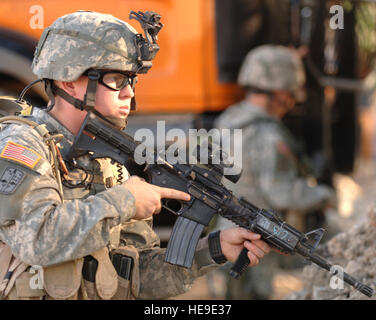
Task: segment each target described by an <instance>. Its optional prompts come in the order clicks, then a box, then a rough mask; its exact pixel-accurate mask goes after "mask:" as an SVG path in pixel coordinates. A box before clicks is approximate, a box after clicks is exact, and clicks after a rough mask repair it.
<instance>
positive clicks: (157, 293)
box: [0, 108, 218, 299]
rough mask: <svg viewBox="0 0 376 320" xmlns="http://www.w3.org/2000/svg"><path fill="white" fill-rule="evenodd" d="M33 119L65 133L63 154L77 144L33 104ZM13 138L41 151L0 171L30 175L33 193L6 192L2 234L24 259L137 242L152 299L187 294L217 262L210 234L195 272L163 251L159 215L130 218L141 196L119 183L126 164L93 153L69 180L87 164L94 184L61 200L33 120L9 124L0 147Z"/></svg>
mask: <svg viewBox="0 0 376 320" xmlns="http://www.w3.org/2000/svg"><path fill="white" fill-rule="evenodd" d="M32 120H34V121H36V122H38V123H45V124H47V128H48V129H49V130H50V131H51V132H59V133H62V134H63V135H64V138H63V139H62V140H61V141H60V143H59V146H60V150H61V153H62V155H66V154H67V152H68V151H69V148H70V146H71V145H72V143H73V139H74V136H73V135H72V133H70V132H69V131H68V130H67V129H66V128H65V127H63V126H62V125H61V124H60V123H59V122H58V121H56V120H55V119H54V118H52V117H51V116H50V115H49V114H48V113H46V112H45V111H43V110H41V109H37V108H34V111H33V116H32ZM9 140H12V141H15V142H16V143H19V144H22V145H24V146H27V147H29V148H31V149H33V150H34V151H35V152H37V153H38V154H40V155H41V156H42V160H41V161H39V163H38V164H37V165H36V167H35V168H34V169H33V170H31V169H29V168H26V167H24V166H22V165H19V164H16V163H14V162H10V161H8V160H5V159H1V158H0V171H1V172H3V170H4V169H5V168H7V167H9V166H15V167H17V168H19V169H20V170H23V171H24V172H25V173H26V175H27V179H24V181H23V182H22V183H21V187H22V185H23V184H26V188H25V189H26V191H25V189H21V188H19V189H17V190H16V191H15V192H14V193H13V194H11V195H3V194H0V205H1V206H2V208H3V210H2V218H1V219H2V220H0V221H2V225H1V226H0V239H1V240H2V241H3V242H5V243H6V244H8V245H9V246H10V247H11V249H12V251H13V253H14V254H15V255H16V256H17V257H19V258H20V259H21V260H22V261H24V262H25V263H27V264H30V265H42V266H49V265H53V264H58V263H61V262H64V261H69V260H73V259H77V258H80V257H83V256H86V255H89V254H90V253H92V252H94V251H96V250H98V249H100V248H103V247H104V246H108V247H109V248H111V249H115V248H117V247H118V246H125V245H131V246H134V247H136V248H137V249H138V250H139V252H140V281H141V282H140V294H139V298H149V299H158V298H166V297H170V296H174V295H177V294H181V293H184V292H185V291H186V290H188V289H189V288H190V286H191V285H192V283H193V281H194V279H196V278H197V277H199V276H201V275H203V274H204V273H206V272H208V271H210V270H213V269H215V268H217V267H218V265H217V264H215V263H214V261H213V260H212V259H211V257H210V253H209V250H208V244H207V239H206V238H204V239H201V240H200V242H199V245H198V247H197V250H196V256H195V260H194V263H193V266H192V268H191V269H185V268H182V267H177V266H174V265H170V264H167V263H165V262H164V253H165V249H161V248H160V246H159V245H160V240H159V237H158V236H157V234H156V233H155V232H154V231H153V230H152V219H151V218H150V219H146V220H141V221H138V220H132V219H131V218H132V217H133V216H134V214H135V203H134V198H133V196H132V195H131V193H130V192H129V191H127V189H126V188H124V187H122V186H116V184H117V183H118V178H119V175H118V173H119V172H118V170H119V167H118V166H116V165H114V164H111V161H110V159H97V160H91V159H90V156H89V155H85V156H82V157H80V158H78V159H77V166H78V167H80V168H81V169H75V170H73V171H72V173H71V172H70V173H69V177H70V178H71V177H72V179H71V180H70V183H71V184H74V183H78V182H80V181H79V180H81V181H82V177H83V176H85V174H83V169H85V171H87V172H89V173H90V176H91V177H92V178H91V179H93V180H92V181H93V182H92V183H91V184H90V185H88V188H87V189H86V188H73V189H71V188H67V187H64V199H65V200H64V202H62V201H61V195H60V194H59V192H58V186H57V182H56V179H55V177H54V175H53V171H52V168H51V165H50V162H49V150H48V148H47V146H46V145H45V144H44V143H43V141H41V138H40V136H39V135H38V134H37V133H36V132H35V131H34V130H33V129H31V128H30V127H28V126H27V125H19V124H7V125H3V126H2V130H1V132H0V150H2V148H3V147H4V145H5V144H6V142H7V141H9ZM1 172H0V173H1ZM122 176H123V181H125V180H126V179H127V177H128V173H127V171H126V169H125V168H124V167H122ZM109 178H112V180H110V179H109ZM74 179H77V181H75V180H74ZM108 181H111V182H110V183H108ZM22 190H23V191H22ZM75 190H76V192H75ZM19 191H22V193H20V192H19ZM13 203H17V207H16V209H17V210H16V211H12V213H11V214H8V212H9V210H7V208H9V206H10V205H12V204H13ZM4 213H5V214H8V215H13V219H12V217H11V216H8V217H7V219H4V218H3V215H4Z"/></svg>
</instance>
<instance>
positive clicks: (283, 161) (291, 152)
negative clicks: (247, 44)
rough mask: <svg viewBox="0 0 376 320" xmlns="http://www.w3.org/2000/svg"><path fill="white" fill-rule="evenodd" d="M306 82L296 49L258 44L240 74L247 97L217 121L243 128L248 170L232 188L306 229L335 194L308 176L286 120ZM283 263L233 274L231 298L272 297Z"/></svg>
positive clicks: (220, 124) (219, 124) (272, 262)
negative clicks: (313, 215) (273, 283)
mask: <svg viewBox="0 0 376 320" xmlns="http://www.w3.org/2000/svg"><path fill="white" fill-rule="evenodd" d="M304 82H305V72H304V67H303V64H302V62H301V60H300V57H299V56H298V55H297V53H296V52H295V51H292V50H291V49H288V48H286V47H283V46H276V45H263V46H260V47H257V48H256V49H253V50H251V51H250V52H249V53H248V55H247V56H246V58H245V60H244V62H243V65H242V67H241V69H240V73H239V77H238V83H239V84H240V85H241V86H243V87H244V88H245V89H246V98H245V99H244V100H243V101H241V102H239V103H238V104H236V105H233V106H231V107H229V108H228V109H227V110H226V111H225V112H223V113H222V114H221V115H220V116H219V117H218V119H217V120H216V125H215V126H216V127H217V128H220V129H224V128H238V129H242V130H243V158H242V167H243V173H242V176H241V178H240V180H239V182H238V183H237V184H236V185H232V184H231V182H227V184H231V186H229V187H230V188H232V189H233V190H234V191H235V193H237V194H238V195H239V196H244V197H246V198H247V199H249V200H250V201H251V202H252V203H254V204H255V205H256V206H259V207H263V208H270V209H274V210H276V211H277V212H278V213H282V214H285V215H286V216H285V217H284V218H285V219H286V220H287V222H288V223H290V224H291V225H293V226H295V227H296V228H298V229H299V230H302V231H303V230H304V229H306V228H305V227H306V226H305V221H304V216H305V215H307V214H309V213H310V212H313V211H315V210H317V209H322V208H325V207H326V206H327V205H328V203H329V202H331V201H332V202H333V197H334V191H333V190H332V189H331V188H330V187H328V186H324V185H320V184H317V182H316V181H315V179H314V178H313V177H310V176H308V175H307V172H306V170H304V169H305V167H304V160H303V159H302V157H301V156H300V155H299V153H300V152H299V151H298V145H297V142H296V141H295V139H294V138H293V137H292V135H291V134H290V132H289V131H288V129H287V128H286V127H285V126H284V125H283V124H282V122H281V119H282V118H283V116H284V115H285V114H286V113H287V112H289V111H290V110H291V109H292V108H293V107H294V106H295V103H296V99H297V96H298V95H299V94H301V89H302V87H303V85H304ZM235 156H237V155H235ZM224 225H229V223H228V222H226V221H224V219H220V221H219V226H221V227H223V226H224ZM321 226H322V225H321ZM281 259H283V257H281ZM266 260H267V261H266ZM278 263H279V259H276V258H275V257H273V255H272V256H268V257H267V258H266V259H265V261H264V262H263V263H262V264H260V266H259V267H257V268H254V270H252V271H250V272H247V274H246V275H244V278H243V281H239V282H237V281H233V280H231V279H230V280H229V281H230V284H229V285H230V289H229V291H228V294H229V297H230V298H235V299H244V298H245V299H248V298H254V299H257V298H261V299H267V298H269V297H270V294H271V290H272V288H271V280H272V276H273V273H274V270H275V269H276V268H277V267H278Z"/></svg>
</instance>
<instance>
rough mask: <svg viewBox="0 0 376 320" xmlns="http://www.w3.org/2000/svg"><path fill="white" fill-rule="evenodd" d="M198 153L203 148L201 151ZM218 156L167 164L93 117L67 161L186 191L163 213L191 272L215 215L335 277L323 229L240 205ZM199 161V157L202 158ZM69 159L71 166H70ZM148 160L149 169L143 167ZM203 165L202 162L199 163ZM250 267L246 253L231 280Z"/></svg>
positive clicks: (176, 259)
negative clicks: (322, 246)
mask: <svg viewBox="0 0 376 320" xmlns="http://www.w3.org/2000/svg"><path fill="white" fill-rule="evenodd" d="M198 149H199V148H198ZM213 151H214V150H213V149H211V148H210V147H209V152H208V155H209V159H211V161H208V162H209V163H208V164H207V165H203V164H202V163H198V164H195V165H193V164H185V162H184V163H179V162H177V163H176V164H172V163H169V162H167V161H166V160H165V159H163V158H162V157H161V156H159V155H158V154H157V153H156V152H154V151H152V150H148V149H147V148H146V147H145V146H144V145H143V144H141V143H140V142H137V141H135V140H134V139H133V138H132V137H131V136H129V135H127V134H126V133H124V132H122V131H120V130H117V129H116V128H115V127H113V126H112V125H111V124H110V123H109V122H107V121H106V120H104V119H102V118H101V117H99V116H97V115H96V114H94V113H92V112H89V113H88V115H87V116H86V118H85V120H84V122H83V124H82V126H81V128H80V131H79V133H78V135H77V136H76V138H75V141H74V143H73V145H72V148H71V151H70V153H69V155H68V158H69V159H70V160H74V158H76V157H78V156H81V155H83V154H87V153H88V152H91V154H92V157H93V158H111V159H113V160H114V161H116V162H118V163H120V164H123V165H125V166H126V167H127V168H129V169H130V172H132V168H133V169H134V168H136V169H137V171H138V172H139V173H140V172H141V175H142V176H143V177H144V178H145V179H146V180H147V181H148V182H150V183H152V184H154V185H157V186H161V187H169V188H174V189H178V190H181V191H184V192H186V193H188V194H190V195H191V200H190V201H187V202H183V201H182V202H179V201H173V200H172V201H171V200H170V201H164V200H163V207H164V208H166V209H167V210H168V211H170V212H173V213H174V214H176V215H177V216H178V218H177V220H176V222H175V225H174V227H173V230H172V234H171V238H170V239H169V241H168V245H167V251H166V258H165V261H166V262H168V263H171V264H174V265H179V266H183V267H187V268H189V267H191V266H192V261H193V257H194V253H195V249H196V245H197V242H198V241H199V239H200V235H201V233H202V232H203V230H204V227H205V226H207V225H208V224H209V222H210V221H211V219H212V218H213V217H214V215H216V214H220V215H221V216H222V217H224V218H226V219H229V220H231V221H232V222H234V223H236V224H237V225H238V226H240V227H243V228H246V229H248V230H251V231H253V232H255V233H258V234H260V235H261V236H262V239H263V240H264V241H265V242H267V243H268V244H269V245H270V246H272V247H274V248H277V249H278V250H280V251H282V252H284V253H287V254H294V253H297V254H299V255H301V256H303V257H304V258H305V259H306V260H308V261H311V262H313V263H315V264H317V265H318V266H320V267H322V268H324V269H326V270H328V271H330V270H331V267H332V265H331V264H330V263H329V262H327V261H326V260H325V259H324V258H322V257H321V256H319V255H318V254H316V253H315V250H316V248H317V246H318V244H319V242H320V240H321V238H322V236H323V233H324V229H317V230H314V231H311V232H308V233H302V232H300V231H298V230H297V229H295V228H294V227H293V226H291V225H288V224H287V223H286V222H284V221H282V220H281V219H280V218H279V217H278V215H277V214H275V213H274V212H272V211H268V210H265V209H260V208H257V207H256V206H254V205H253V204H252V203H250V202H248V201H247V200H245V199H243V198H240V199H238V198H237V197H235V196H234V195H233V193H232V192H231V191H230V190H228V189H227V188H226V187H224V185H223V184H222V183H221V180H222V178H223V177H225V178H227V179H229V180H230V181H232V182H234V183H236V182H237V180H238V179H239V178H240V174H239V175H237V176H236V175H225V174H224V168H226V167H228V165H229V164H228V163H227V162H226V159H225V156H224V155H223V154H222V155H221V157H220V158H221V159H222V161H221V162H220V163H219V164H218V163H216V162H217V161H213V159H214V158H215V154H214V152H213ZM197 155H199V152H197ZM69 159H68V160H69ZM137 159H144V161H145V164H144V165H139V164H137V162H138V163H140V162H139V160H138V161H137ZM198 160H199V159H198ZM248 264H249V259H248V257H247V249H246V248H244V249H243V251H242V252H241V254H240V256H239V257H238V259H237V261H236V262H235V264H234V266H233V267H232V270H231V271H230V273H231V275H232V276H233V277H234V278H238V277H239V276H240V275H241V274H242V272H243V271H244V270H245V269H246V267H247V266H248ZM343 277H344V278H343V280H344V281H345V282H347V283H348V284H350V285H352V286H353V287H355V288H356V289H357V290H359V291H360V292H362V293H363V294H365V295H367V296H368V297H371V296H372V295H373V289H372V288H370V287H369V286H367V285H365V284H363V283H361V282H359V281H357V280H356V279H354V278H353V277H352V276H350V275H348V274H347V273H344V274H343Z"/></svg>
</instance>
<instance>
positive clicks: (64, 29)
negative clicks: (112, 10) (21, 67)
mask: <svg viewBox="0 0 376 320" xmlns="http://www.w3.org/2000/svg"><path fill="white" fill-rule="evenodd" d="M136 34H137V31H136V30H135V29H134V28H133V27H132V26H131V25H129V24H128V23H126V22H124V21H121V20H119V19H117V18H115V17H113V16H112V15H110V14H101V13H97V12H91V11H78V12H75V13H71V14H67V15H65V16H62V17H60V18H58V19H57V20H56V21H55V22H54V23H53V24H52V25H51V26H50V27H48V28H46V29H45V31H44V33H43V35H42V36H41V38H40V40H39V43H38V46H37V49H36V52H35V54H34V60H33V64H32V69H33V72H34V73H35V74H36V75H37V76H38V77H39V78H47V79H54V80H60V81H74V80H77V79H78V78H79V77H80V76H81V75H82V74H83V73H84V72H85V71H86V70H87V69H89V68H98V69H116V70H123V71H131V72H137V70H138V68H139V65H138V63H137V60H136V59H137V53H136V47H135V45H134V36H135V35H136Z"/></svg>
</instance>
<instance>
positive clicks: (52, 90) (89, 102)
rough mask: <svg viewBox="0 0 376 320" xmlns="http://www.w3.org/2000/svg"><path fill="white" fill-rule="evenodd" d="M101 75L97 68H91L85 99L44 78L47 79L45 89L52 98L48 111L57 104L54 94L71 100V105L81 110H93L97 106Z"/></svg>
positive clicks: (68, 100)
mask: <svg viewBox="0 0 376 320" xmlns="http://www.w3.org/2000/svg"><path fill="white" fill-rule="evenodd" d="M99 77H100V74H99V72H97V71H96V70H90V71H89V73H88V78H89V81H88V83H87V87H86V93H85V96H84V100H79V99H76V98H73V97H72V96H71V95H69V94H68V93H67V92H66V91H64V90H63V89H61V88H59V87H57V86H56V85H55V84H54V83H53V81H52V80H50V79H44V80H45V89H46V93H47V95H48V97H49V98H50V100H51V104H50V105H49V106H48V108H47V112H49V111H51V110H52V108H53V107H54V105H55V97H54V95H58V96H60V97H61V98H63V99H64V100H65V101H67V102H69V103H70V104H71V105H73V106H74V107H76V108H77V109H79V110H81V111H82V110H86V111H93V110H94V108H95V95H96V92H97V86H98V79H99Z"/></svg>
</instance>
